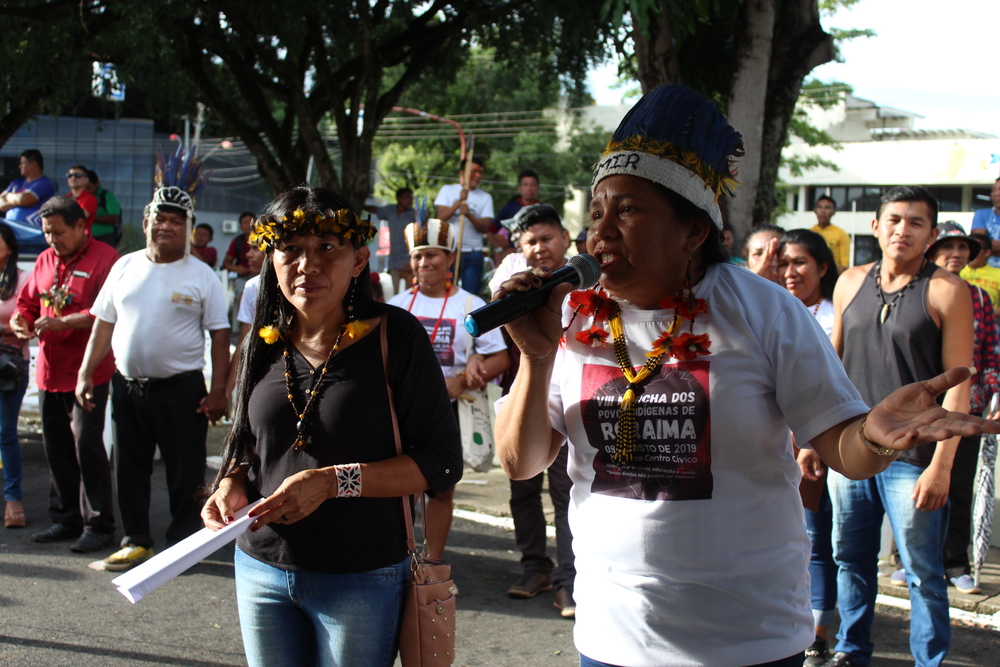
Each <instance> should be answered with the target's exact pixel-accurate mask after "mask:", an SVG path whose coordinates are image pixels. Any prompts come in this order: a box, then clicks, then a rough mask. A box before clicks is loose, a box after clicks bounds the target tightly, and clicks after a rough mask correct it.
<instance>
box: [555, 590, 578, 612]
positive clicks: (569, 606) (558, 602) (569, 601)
mask: <svg viewBox="0 0 1000 667" xmlns="http://www.w3.org/2000/svg"><path fill="white" fill-rule="evenodd" d="M554 597H555V599H554V600H553V602H552V606H553V607H555V608H556V609H557V610H558V611H559V615H560V616H562V617H563V618H575V617H576V602H574V601H573V593H572V592H571V591H570V590H569V589H568V588H558V589H556V593H555V596H554Z"/></svg>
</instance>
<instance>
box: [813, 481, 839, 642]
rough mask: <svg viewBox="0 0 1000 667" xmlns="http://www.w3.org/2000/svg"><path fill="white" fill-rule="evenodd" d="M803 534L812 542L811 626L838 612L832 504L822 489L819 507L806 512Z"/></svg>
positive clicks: (826, 492) (830, 622) (831, 620)
mask: <svg viewBox="0 0 1000 667" xmlns="http://www.w3.org/2000/svg"><path fill="white" fill-rule="evenodd" d="M806 532H808V533H809V540H810V541H811V542H812V554H811V556H810V557H809V577H810V579H811V580H812V610H813V624H814V625H830V624H832V623H833V619H834V616H835V614H836V609H837V564H836V563H835V562H834V561H833V542H832V539H831V538H832V533H833V505H832V504H830V491H829V490H828V489H827V488H826V486H825V485H824V486H823V495H821V496H820V498H819V508H818V509H817V510H816V511H815V512H813V511H812V510H808V509H807V510H806Z"/></svg>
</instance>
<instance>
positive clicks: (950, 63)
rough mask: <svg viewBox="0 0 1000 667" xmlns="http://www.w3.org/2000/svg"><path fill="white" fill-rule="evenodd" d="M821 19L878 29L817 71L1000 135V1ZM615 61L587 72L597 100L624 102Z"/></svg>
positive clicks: (865, 5)
mask: <svg viewBox="0 0 1000 667" xmlns="http://www.w3.org/2000/svg"><path fill="white" fill-rule="evenodd" d="M821 20H822V23H823V26H824V27H825V28H827V29H829V28H832V27H836V28H843V29H848V28H870V29H872V30H874V31H875V33H876V36H875V37H870V38H860V39H855V40H852V41H849V42H846V43H844V44H843V45H842V47H841V52H842V55H843V59H844V61H845V62H843V63H828V64H826V65H822V66H820V67H818V68H816V69H815V70H813V72H812V76H815V77H817V78H819V79H820V80H823V81H834V80H836V81H842V82H844V83H846V84H848V85H850V86H853V88H854V94H855V95H856V96H858V97H863V98H865V99H869V100H872V101H873V102H875V103H876V104H879V105H881V106H888V107H894V108H897V109H902V110H904V111H910V112H913V113H917V114H920V115H921V116H924V118H922V119H918V120H917V121H916V123H915V125H916V127H918V128H921V129H927V130H933V129H967V130H977V131H980V132H988V133H990V134H995V135H1000V81H998V79H1000V1H998V0H947V1H944V2H942V1H941V0H908V1H907V2H899V1H897V0H861V1H860V2H859V3H858V4H856V5H855V6H854V7H853V8H852V9H843V10H840V11H838V12H837V13H836V14H834V15H833V16H828V17H823V18H822V19H821ZM615 69H616V68H615V65H614V64H608V65H606V66H605V67H603V68H600V69H597V70H594V71H593V72H591V75H590V77H589V79H588V81H589V83H590V86H591V92H592V94H593V95H594V97H595V99H596V100H597V103H598V104H619V103H620V102H621V97H622V94H623V92H624V89H619V90H613V89H611V88H610V85H611V84H612V83H614V81H615Z"/></svg>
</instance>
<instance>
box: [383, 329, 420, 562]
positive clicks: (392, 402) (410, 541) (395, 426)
mask: <svg viewBox="0 0 1000 667" xmlns="http://www.w3.org/2000/svg"><path fill="white" fill-rule="evenodd" d="M386 319H387V318H386V315H385V313H382V317H381V319H380V321H379V325H380V326H379V339H380V340H381V343H382V371H383V372H384V373H385V390H386V392H388V394H389V414H390V415H391V416H392V435H393V437H394V438H395V440H396V456H401V455H402V453H403V443H402V441H401V440H400V437H399V419H397V418H396V397H395V395H394V394H393V393H392V386H391V385H390V384H389V338H388V334H387V333H386ZM421 495H423V494H421ZM412 497H413V496H403V497H402V501H403V516H404V517H405V519H406V550H407V551H408V552H409V553H411V554H413V553H415V552H416V550H417V542H416V539H415V538H414V537H413V514H412V513H411V512H410V502H411V501H410V499H411V498H412ZM426 508H427V506H426V505H424V535H426V534H427V509H426Z"/></svg>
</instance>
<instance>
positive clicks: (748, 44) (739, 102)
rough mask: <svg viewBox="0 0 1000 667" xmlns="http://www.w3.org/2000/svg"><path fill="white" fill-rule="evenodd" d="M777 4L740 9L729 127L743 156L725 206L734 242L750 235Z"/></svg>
mask: <svg viewBox="0 0 1000 667" xmlns="http://www.w3.org/2000/svg"><path fill="white" fill-rule="evenodd" d="M775 2H776V0H747V1H746V2H745V3H744V4H743V8H742V9H741V12H742V16H741V19H740V24H741V27H742V29H740V30H739V31H738V35H739V36H740V37H741V38H740V39H739V41H738V43H737V46H736V70H735V74H734V75H733V86H732V89H731V91H730V93H729V105H728V107H729V123H730V125H732V126H733V127H734V128H736V130H737V131H738V132H739V133H740V134H742V135H743V146H744V148H745V149H746V156H745V157H744V158H742V159H741V160H740V163H739V165H738V169H739V173H738V179H739V181H740V187H739V188H738V189H737V191H736V196H735V197H734V198H733V199H732V200H729V201H727V202H726V204H725V211H724V213H725V217H726V220H727V221H728V222H729V224H730V225H731V226H732V229H733V234H734V235H735V237H736V238H738V239H742V238H745V237H746V234H747V233H748V232H749V231H750V228H751V223H752V221H753V208H754V202H755V201H756V200H757V190H758V186H759V184H760V180H761V162H762V157H761V156H762V149H763V139H764V110H765V107H766V105H767V97H768V95H769V91H768V74H769V69H770V65H771V55H772V45H773V40H774V22H775Z"/></svg>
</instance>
